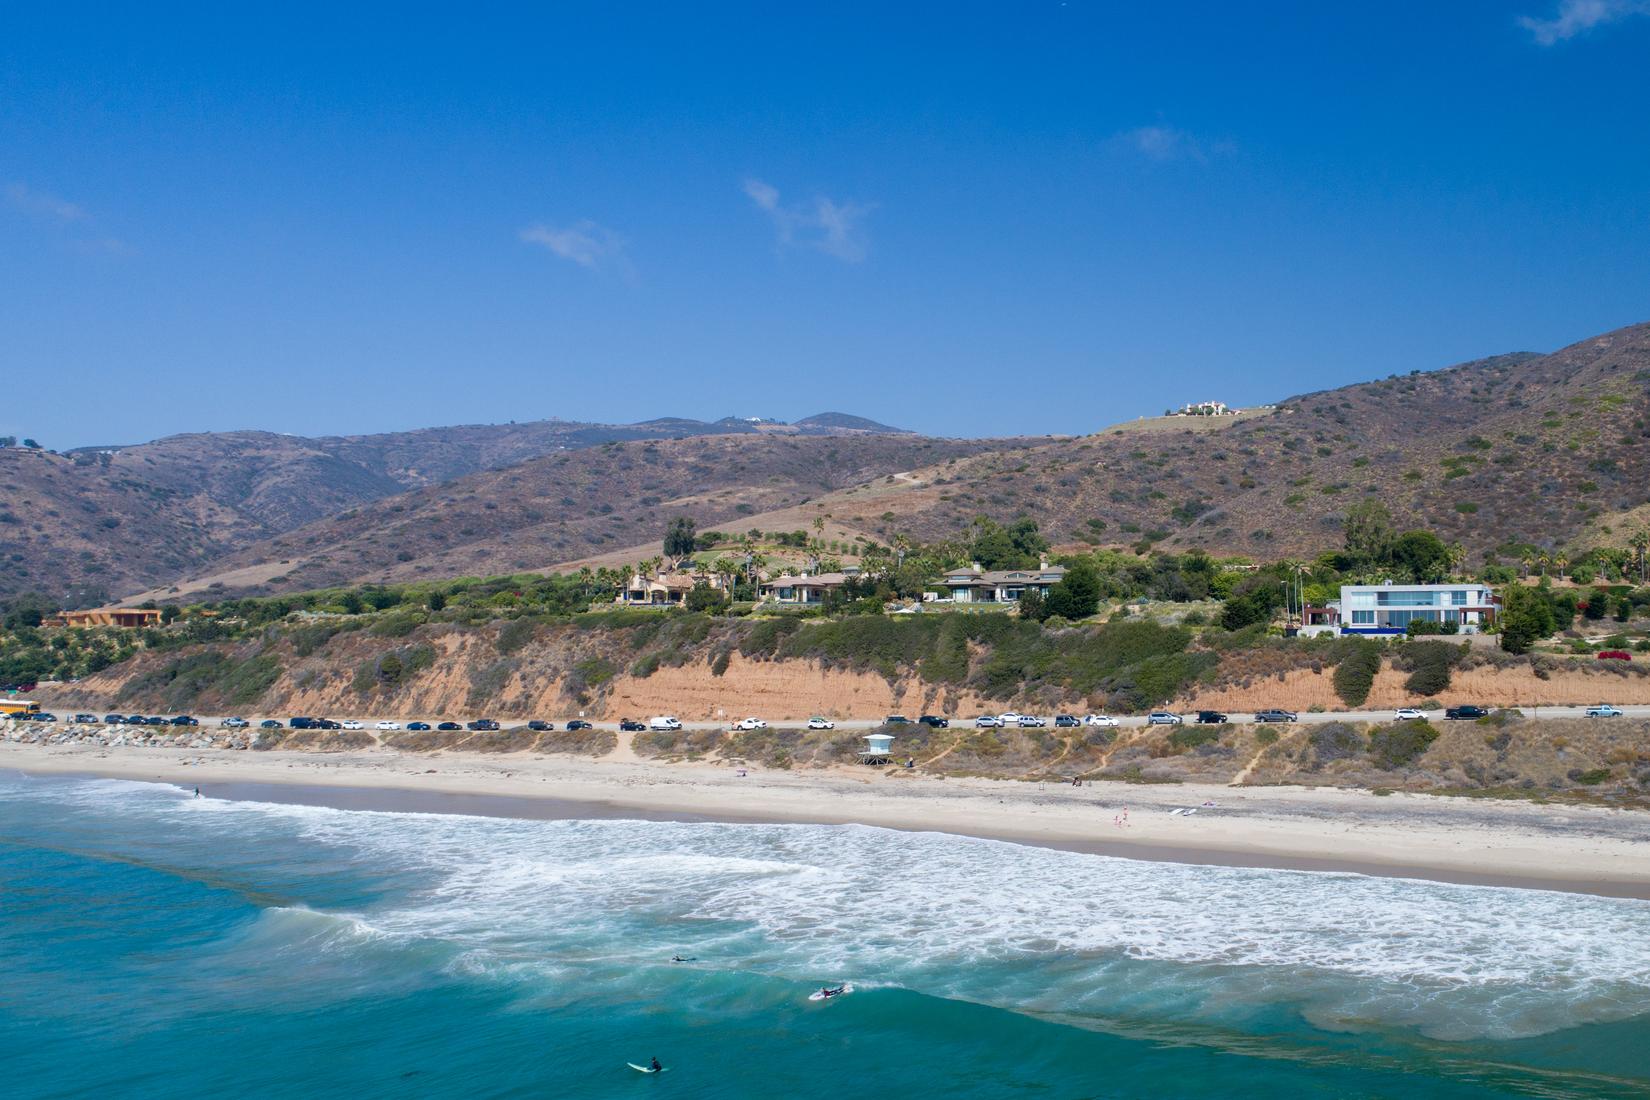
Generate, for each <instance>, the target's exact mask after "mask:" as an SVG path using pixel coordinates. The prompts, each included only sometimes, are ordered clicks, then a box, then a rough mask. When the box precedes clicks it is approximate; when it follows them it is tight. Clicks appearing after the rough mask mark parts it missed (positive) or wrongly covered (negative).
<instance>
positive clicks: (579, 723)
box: [567, 718, 641, 731]
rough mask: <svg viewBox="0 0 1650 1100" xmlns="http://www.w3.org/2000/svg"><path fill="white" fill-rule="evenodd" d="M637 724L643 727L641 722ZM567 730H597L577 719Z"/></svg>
mask: <svg viewBox="0 0 1650 1100" xmlns="http://www.w3.org/2000/svg"><path fill="white" fill-rule="evenodd" d="M636 724H637V725H638V726H639V725H641V723H640V722H638V723H636ZM567 728H568V730H569V731H573V730H589V729H595V728H596V727H595V726H592V725H591V724H590V723H589V722H586V721H585V720H584V719H583V718H575V719H573V720H572V721H571V722H569V723H567ZM619 728H620V729H623V728H624V727H623V726H620V727H619Z"/></svg>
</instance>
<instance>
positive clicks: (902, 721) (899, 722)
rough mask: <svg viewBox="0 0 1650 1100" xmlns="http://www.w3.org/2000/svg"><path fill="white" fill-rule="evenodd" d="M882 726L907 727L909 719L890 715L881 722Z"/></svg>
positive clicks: (899, 715) (898, 715)
mask: <svg viewBox="0 0 1650 1100" xmlns="http://www.w3.org/2000/svg"><path fill="white" fill-rule="evenodd" d="M882 724H883V725H885V726H909V725H910V724H911V719H909V718H907V717H906V716H905V715H903V714H890V715H889V716H888V717H886V718H884V719H883V720H882Z"/></svg>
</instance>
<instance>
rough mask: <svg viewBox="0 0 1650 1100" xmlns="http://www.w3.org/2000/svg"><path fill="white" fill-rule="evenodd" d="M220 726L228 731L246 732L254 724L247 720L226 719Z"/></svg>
mask: <svg viewBox="0 0 1650 1100" xmlns="http://www.w3.org/2000/svg"><path fill="white" fill-rule="evenodd" d="M218 724H219V725H220V726H222V727H223V728H224V729H228V730H244V729H245V728H246V727H247V726H249V725H251V724H252V723H250V722H248V721H247V720H246V719H245V718H225V719H224V720H223V721H222V722H219V723H218Z"/></svg>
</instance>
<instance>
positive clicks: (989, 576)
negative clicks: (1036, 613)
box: [937, 561, 1066, 603]
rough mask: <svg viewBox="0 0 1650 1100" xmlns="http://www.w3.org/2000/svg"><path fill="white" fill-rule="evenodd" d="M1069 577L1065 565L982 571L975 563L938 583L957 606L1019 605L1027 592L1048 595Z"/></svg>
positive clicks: (954, 572) (949, 572) (957, 570)
mask: <svg viewBox="0 0 1650 1100" xmlns="http://www.w3.org/2000/svg"><path fill="white" fill-rule="evenodd" d="M1065 575H1066V567H1065V566H1063V565H1050V564H1049V563H1048V562H1046V561H1045V562H1043V563H1042V564H1041V565H1039V566H1038V567H1037V568H1035V569H981V568H980V565H979V563H978V562H974V563H973V564H971V565H969V566H967V567H965V568H961V569H952V570H949V571H948V572H947V573H946V574H945V576H943V577H941V578H940V580H939V581H938V582H937V583H938V585H939V586H940V587H941V588H944V589H945V590H946V591H947V592H948V593H950V599H951V600H952V601H953V602H955V603H1019V602H1020V597H1021V596H1023V595H1025V593H1026V592H1027V591H1035V592H1036V593H1038V594H1039V595H1042V596H1046V595H1048V590H1049V589H1050V588H1052V587H1054V586H1055V585H1056V584H1059V583H1060V581H1061V580H1062V579H1064V577H1065Z"/></svg>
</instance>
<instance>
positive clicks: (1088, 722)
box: [1083, 714, 1117, 730]
mask: <svg viewBox="0 0 1650 1100" xmlns="http://www.w3.org/2000/svg"><path fill="white" fill-rule="evenodd" d="M1083 725H1085V726H1098V727H1100V728H1101V729H1109V730H1114V729H1116V728H1117V719H1115V718H1113V717H1112V716H1111V715H1109V714H1085V715H1084V716H1083Z"/></svg>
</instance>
